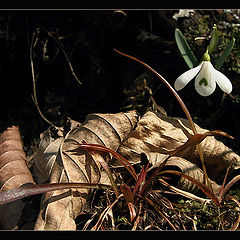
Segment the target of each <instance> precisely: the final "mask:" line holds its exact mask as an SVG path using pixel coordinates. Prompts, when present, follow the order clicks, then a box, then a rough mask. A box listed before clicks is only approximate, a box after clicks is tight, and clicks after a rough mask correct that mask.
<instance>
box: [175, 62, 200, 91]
mask: <svg viewBox="0 0 240 240" xmlns="http://www.w3.org/2000/svg"><path fill="white" fill-rule="evenodd" d="M202 64H203V62H202V63H201V64H199V65H198V66H197V67H195V68H192V69H190V70H188V71H187V72H185V73H183V74H182V75H180V76H179V77H178V78H177V79H176V81H175V83H174V88H175V89H176V90H177V91H178V90H181V89H182V88H184V87H185V86H186V85H187V84H188V83H189V82H190V81H191V80H192V79H193V78H194V77H195V76H196V75H197V74H198V72H199V71H200V69H201V67H202Z"/></svg>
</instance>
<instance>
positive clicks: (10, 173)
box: [0, 126, 34, 229]
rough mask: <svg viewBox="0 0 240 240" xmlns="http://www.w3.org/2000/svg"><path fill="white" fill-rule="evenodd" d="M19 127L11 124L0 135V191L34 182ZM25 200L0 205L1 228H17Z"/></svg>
mask: <svg viewBox="0 0 240 240" xmlns="http://www.w3.org/2000/svg"><path fill="white" fill-rule="evenodd" d="M22 146H23V144H22V140H21V137H20V132H19V128H18V127H15V126H12V127H9V128H8V129H7V130H5V131H4V132H3V133H2V134H1V135H0V191H6V190H11V189H13V188H18V187H20V186H22V185H24V184H26V183H34V180H33V178H32V174H31V172H30V171H29V169H28V167H27V165H26V161H25V160H26V154H25V152H24V151H23V149H22ZM24 206H25V202H23V201H22V200H21V199H20V200H18V201H15V202H11V203H8V204H5V205H1V206H0V224H1V227H2V228H3V229H14V228H17V223H18V221H19V219H20V216H21V212H22V210H23V208H24Z"/></svg>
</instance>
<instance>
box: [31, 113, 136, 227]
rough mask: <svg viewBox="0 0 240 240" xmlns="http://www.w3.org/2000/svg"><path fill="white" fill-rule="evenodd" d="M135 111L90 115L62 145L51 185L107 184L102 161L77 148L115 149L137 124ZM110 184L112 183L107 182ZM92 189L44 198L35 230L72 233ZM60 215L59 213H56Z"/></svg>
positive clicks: (54, 194)
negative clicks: (87, 145)
mask: <svg viewBox="0 0 240 240" xmlns="http://www.w3.org/2000/svg"><path fill="white" fill-rule="evenodd" d="M137 117H138V116H137V114H136V112H135V111H130V112H127V113H117V114H90V115H88V116H87V118H86V120H85V122H84V123H83V124H82V125H80V126H78V127H76V128H74V129H73V130H71V131H70V132H69V133H68V134H67V135H66V137H65V139H64V141H63V142H62V144H61V145H60V149H59V153H58V155H57V157H56V160H55V162H54V165H53V168H52V172H51V177H50V183H54V182H80V183H106V180H108V179H107V178H106V173H105V172H104V171H102V170H101V169H100V163H99V160H100V161H101V160H102V158H104V161H107V159H108V155H103V154H100V153H99V154H98V153H95V154H94V155H91V154H89V153H88V151H86V150H85V149H81V148H79V147H78V146H77V144H78V143H79V144H80V143H83V142H86V143H92V144H101V145H104V146H106V147H109V148H111V149H112V150H116V149H117V148H118V147H119V145H120V144H121V142H122V140H123V139H124V138H125V137H126V135H127V134H128V133H129V132H130V131H131V130H132V129H133V127H134V126H135V124H136V122H137ZM108 182H109V180H108ZM88 196H89V189H76V190H74V189H71V190H57V191H53V192H48V193H46V194H45V195H44V197H43V199H42V202H41V210H40V213H39V216H38V219H37V222H36V225H35V229H36V230H39V229H45V230H47V229H48V230H50V229H51V230H70V229H71V230H73V229H75V228H76V225H75V221H74V219H75V218H76V217H77V216H78V215H79V214H80V213H81V211H82V209H83V207H84V205H85V204H86V203H87V200H88ZM56 213H57V214H56Z"/></svg>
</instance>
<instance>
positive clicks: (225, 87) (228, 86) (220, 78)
mask: <svg viewBox="0 0 240 240" xmlns="http://www.w3.org/2000/svg"><path fill="white" fill-rule="evenodd" d="M212 68H213V66H212ZM213 70H214V80H215V81H216V82H217V84H218V86H219V87H220V88H221V89H222V91H224V92H225V93H227V94H229V93H230V92H231V91H232V83H231V82H230V80H229V79H228V78H227V77H226V76H225V75H224V74H222V73H221V72H219V71H218V70H216V69H215V68H213Z"/></svg>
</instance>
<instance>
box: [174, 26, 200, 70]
mask: <svg viewBox="0 0 240 240" xmlns="http://www.w3.org/2000/svg"><path fill="white" fill-rule="evenodd" d="M175 40H176V43H177V46H178V49H179V51H180V53H181V55H182V57H183V59H184V60H185V62H186V63H187V65H188V67H189V68H193V67H196V66H197V65H198V61H197V58H196V57H195V55H194V54H193V52H192V50H191V48H190V46H189V45H188V43H187V41H186V39H185V37H184V36H183V34H182V32H181V31H180V30H179V29H178V28H176V29H175Z"/></svg>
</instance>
